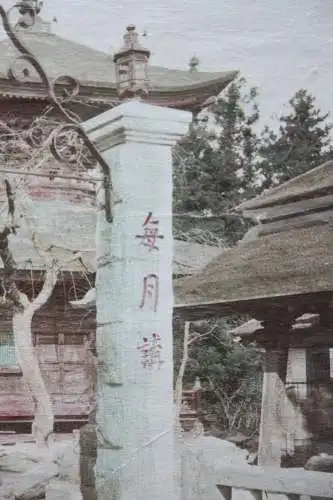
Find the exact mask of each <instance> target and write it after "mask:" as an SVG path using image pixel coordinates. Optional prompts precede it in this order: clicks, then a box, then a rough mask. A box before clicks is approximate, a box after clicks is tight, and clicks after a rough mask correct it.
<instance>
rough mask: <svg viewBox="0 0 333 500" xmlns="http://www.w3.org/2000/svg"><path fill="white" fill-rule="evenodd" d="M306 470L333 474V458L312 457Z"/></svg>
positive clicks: (324, 456)
mask: <svg viewBox="0 0 333 500" xmlns="http://www.w3.org/2000/svg"><path fill="white" fill-rule="evenodd" d="M304 469H305V470H316V471H320V472H333V456H332V455H326V454H323V455H318V456H315V457H311V458H310V459H309V460H308V461H307V462H306V464H305V466H304Z"/></svg>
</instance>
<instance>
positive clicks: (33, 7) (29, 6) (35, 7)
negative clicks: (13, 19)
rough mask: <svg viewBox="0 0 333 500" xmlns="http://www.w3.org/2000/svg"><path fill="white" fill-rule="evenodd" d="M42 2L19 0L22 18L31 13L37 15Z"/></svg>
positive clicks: (37, 0)
mask: <svg viewBox="0 0 333 500" xmlns="http://www.w3.org/2000/svg"><path fill="white" fill-rule="evenodd" d="M43 3H44V2H43V1H39V0H21V2H20V5H19V12H20V14H21V15H22V16H24V15H25V14H29V13H31V12H33V13H34V14H35V15H38V14H39V13H40V11H41V10H42V7H43Z"/></svg>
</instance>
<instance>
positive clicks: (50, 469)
mask: <svg viewBox="0 0 333 500" xmlns="http://www.w3.org/2000/svg"><path fill="white" fill-rule="evenodd" d="M57 474H58V467H57V465H55V464H43V465H38V466H36V467H33V468H31V469H30V470H29V471H27V472H24V473H22V474H17V473H7V474H4V475H3V477H2V480H3V483H2V485H1V487H0V498H1V500H12V499H13V498H15V500H36V498H41V495H42V494H43V493H45V491H46V486H47V484H48V482H49V481H50V479H52V478H54V477H56V476H57Z"/></svg>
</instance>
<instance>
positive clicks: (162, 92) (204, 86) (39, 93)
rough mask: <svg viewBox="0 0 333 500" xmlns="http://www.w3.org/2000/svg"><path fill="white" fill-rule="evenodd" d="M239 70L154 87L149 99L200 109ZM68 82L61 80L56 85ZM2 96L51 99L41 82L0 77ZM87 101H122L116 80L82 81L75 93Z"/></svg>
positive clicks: (231, 79) (180, 106) (187, 108)
mask: <svg viewBox="0 0 333 500" xmlns="http://www.w3.org/2000/svg"><path fill="white" fill-rule="evenodd" d="M237 74H238V73H237V71H230V72H228V73H226V74H224V75H222V76H220V77H218V78H216V79H213V80H207V81H199V82H195V83H191V84H186V85H182V86H180V85H179V86H173V87H155V88H152V89H151V91H150V93H149V97H148V99H147V100H148V101H149V102H150V103H151V104H155V105H160V106H168V107H172V108H178V109H185V110H189V111H197V110H199V109H200V108H201V106H202V104H203V103H204V101H205V100H206V99H207V98H208V97H210V96H217V95H219V94H220V93H221V92H222V91H223V90H224V89H225V87H226V86H227V85H228V84H229V83H230V82H232V81H233V80H234V78H235V77H236V76H237ZM62 87H64V88H65V86H63V85H60V84H58V85H57V86H56V88H57V89H59V90H61V88H62ZM0 98H2V99H28V100H31V99H37V100H46V101H47V100H48V99H49V97H48V95H47V90H46V89H45V88H44V87H43V85H42V84H41V83H40V82H37V81H31V82H24V85H22V82H19V81H15V80H8V79H4V78H3V79H0ZM76 98H77V99H82V101H83V102H84V101H86V102H99V103H101V104H103V103H105V104H108V103H112V105H115V104H117V103H118V102H120V100H119V97H118V94H117V89H116V85H115V84H110V85H107V86H106V85H104V86H103V85H101V84H100V83H96V82H84V83H83V84H81V85H80V92H79V94H78V95H77V96H76Z"/></svg>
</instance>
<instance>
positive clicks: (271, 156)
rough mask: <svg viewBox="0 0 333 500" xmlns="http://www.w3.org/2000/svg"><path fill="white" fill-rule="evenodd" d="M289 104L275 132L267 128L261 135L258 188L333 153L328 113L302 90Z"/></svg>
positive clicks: (285, 179) (277, 181)
mask: <svg viewBox="0 0 333 500" xmlns="http://www.w3.org/2000/svg"><path fill="white" fill-rule="evenodd" d="M289 105H290V107H291V110H290V113H289V114H285V115H282V116H280V118H279V122H280V126H279V130H278V132H274V131H273V130H271V129H270V128H268V127H266V128H265V129H264V132H263V134H262V137H261V139H262V144H261V147H260V148H259V154H260V158H261V159H260V161H259V163H258V165H257V174H258V176H259V178H260V179H261V189H265V188H269V187H271V186H274V185H276V184H280V183H282V182H285V181H288V180H289V179H292V178H293V177H296V176H297V175H300V174H302V173H304V172H306V171H308V170H311V169H312V168H314V167H316V166H318V165H319V164H320V163H322V162H323V161H325V160H326V159H328V158H330V157H331V156H332V146H331V137H330V132H331V129H332V124H330V123H328V122H327V118H328V116H329V114H328V113H326V114H323V113H322V112H321V110H320V109H318V108H317V107H316V104H315V98H314V97H313V96H312V95H311V94H309V93H308V92H307V91H306V90H305V89H301V90H298V91H297V92H296V93H295V95H294V97H292V99H290V101H289Z"/></svg>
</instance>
